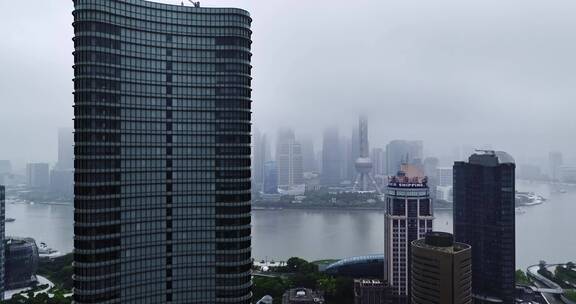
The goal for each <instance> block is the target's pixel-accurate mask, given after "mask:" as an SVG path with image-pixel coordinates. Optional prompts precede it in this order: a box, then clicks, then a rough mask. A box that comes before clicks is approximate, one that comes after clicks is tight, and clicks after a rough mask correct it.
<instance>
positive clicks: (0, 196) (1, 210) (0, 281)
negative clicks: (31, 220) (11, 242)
mask: <svg viewBox="0 0 576 304" xmlns="http://www.w3.org/2000/svg"><path fill="white" fill-rule="evenodd" d="M0 219H1V221H0V300H2V299H4V290H5V272H4V264H5V261H6V260H5V252H4V239H5V237H6V189H5V188H4V186H0Z"/></svg>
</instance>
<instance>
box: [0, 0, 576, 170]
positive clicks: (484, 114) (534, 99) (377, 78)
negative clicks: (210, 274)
mask: <svg viewBox="0 0 576 304" xmlns="http://www.w3.org/2000/svg"><path fill="white" fill-rule="evenodd" d="M160 2H162V1H160ZM163 2H166V3H180V1H163ZM202 6H236V7H242V8H245V9H248V10H249V11H250V12H251V14H252V17H253V19H254V22H253V31H254V35H253V40H254V44H253V54H254V56H253V66H254V68H253V77H254V81H253V90H254V91H253V101H254V103H253V105H254V107H253V111H254V116H253V117H254V123H255V125H256V126H257V127H258V128H259V129H260V130H261V131H263V132H266V133H268V134H270V135H272V136H273V135H274V134H275V133H276V129H277V128H278V127H285V126H291V127H293V128H294V129H295V130H296V135H297V136H298V137H301V136H302V137H312V138H314V139H315V140H316V142H317V145H316V147H317V148H318V147H320V146H321V145H320V137H321V135H322V133H323V130H324V128H325V127H326V126H329V125H334V124H338V125H339V127H340V133H341V134H350V133H351V132H352V131H351V129H352V128H351V126H352V124H354V123H356V120H357V115H358V114H361V113H365V114H366V115H367V116H368V118H369V123H370V125H369V128H370V143H371V146H372V147H377V146H380V147H383V146H384V145H385V144H386V143H387V142H388V141H390V140H393V139H422V140H424V144H425V153H426V154H437V155H447V154H450V153H451V151H452V149H453V148H454V147H455V146H461V145H473V146H481V145H484V144H490V145H492V146H493V147H494V148H497V149H501V150H506V151H508V152H510V153H511V154H512V155H514V156H515V158H516V159H517V160H519V161H540V162H543V160H545V159H546V158H547V153H548V151H550V150H561V151H563V152H564V153H565V158H567V159H573V158H574V156H575V155H576V153H575V152H576V142H575V140H574V139H575V134H576V132H575V131H576V117H575V114H576V103H575V100H576V86H575V83H576V60H575V56H576V39H574V37H575V32H576V18H574V16H576V2H575V1H573V0H564V1H560V0H547V1H536V0H507V1H502V0H468V1H461V0H435V1H430V0H396V1H388V0H371V1H368V0H355V1H341V0H332V1H327V0H311V1H296V0H293V1H287V0H252V1H247V0H244V1H232V0H226V1H223V0H210V1H202ZM71 11H72V1H71V0H28V1H8V0H4V1H0V37H1V38H0V44H1V45H0V142H1V144H0V147H1V149H0V159H12V160H13V161H16V162H17V165H21V164H19V163H23V162H25V161H49V162H53V161H55V160H56V151H57V140H56V136H57V128H58V127H66V126H72V116H73V110H72V102H73V99H72V90H73V86H72V78H73V70H72V64H73V57H72V51H73V44H72V40H71V38H72V35H73V30H72V26H71V23H72V15H71Z"/></svg>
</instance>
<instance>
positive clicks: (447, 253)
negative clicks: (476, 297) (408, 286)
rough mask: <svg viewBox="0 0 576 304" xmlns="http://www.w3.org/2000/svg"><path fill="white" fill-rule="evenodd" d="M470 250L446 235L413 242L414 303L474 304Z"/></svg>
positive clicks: (431, 233)
mask: <svg viewBox="0 0 576 304" xmlns="http://www.w3.org/2000/svg"><path fill="white" fill-rule="evenodd" d="M471 259H472V255H471V250H470V246H469V245H467V244H462V243H455V242H454V237H453V236H452V234H450V233H446V232H429V233H427V234H426V236H425V237H424V238H423V239H419V240H416V241H413V242H412V303H413V304H429V303H442V304H472V264H471Z"/></svg>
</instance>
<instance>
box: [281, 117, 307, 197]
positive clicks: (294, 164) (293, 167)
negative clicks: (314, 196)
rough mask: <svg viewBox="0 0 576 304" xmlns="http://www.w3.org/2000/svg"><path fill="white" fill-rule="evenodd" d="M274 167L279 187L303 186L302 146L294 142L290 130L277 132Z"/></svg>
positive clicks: (294, 139) (294, 138)
mask: <svg viewBox="0 0 576 304" xmlns="http://www.w3.org/2000/svg"><path fill="white" fill-rule="evenodd" d="M276 165H277V166H278V185H279V186H281V187H282V186H284V187H292V186H296V185H301V184H304V163H303V159H302V146H301V145H300V143H299V142H297V141H296V136H295V135H294V131H293V130H291V129H282V130H280V131H279V132H278V142H277V145H276Z"/></svg>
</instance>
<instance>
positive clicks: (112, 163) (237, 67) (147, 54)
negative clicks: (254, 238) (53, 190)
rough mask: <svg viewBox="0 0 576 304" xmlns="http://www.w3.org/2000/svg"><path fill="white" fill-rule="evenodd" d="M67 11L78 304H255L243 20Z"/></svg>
mask: <svg viewBox="0 0 576 304" xmlns="http://www.w3.org/2000/svg"><path fill="white" fill-rule="evenodd" d="M74 7H75V10H74V12H73V15H74V24H73V26H74V31H75V37H74V44H75V51H74V72H75V79H74V87H75V92H74V110H75V121H74V122H75V128H76V129H75V148H76V149H75V157H76V162H75V171H76V172H75V198H74V213H75V214H74V234H75V235H74V278H73V279H74V289H73V293H74V296H73V297H74V298H73V301H74V303H77V304H81V303H122V304H131V303H134V304H135V303H172V304H176V303H182V304H184V303H234V304H249V303H252V301H251V298H252V293H251V289H252V283H251V266H252V259H251V258H252V257H251V241H250V236H251V228H250V209H251V204H250V194H251V177H250V175H251V172H250V154H251V153H250V150H251V149H250V148H251V140H250V132H251V131H250V129H251V121H250V118H251V115H250V109H251V100H250V96H251V88H250V83H251V76H250V75H251V65H250V60H251V59H250V58H251V51H250V48H251V40H250V39H251V38H250V37H251V30H250V24H251V21H252V19H251V18H250V16H249V14H248V12H246V11H244V10H241V9H234V8H205V7H198V6H196V5H195V6H192V5H189V6H188V5H169V4H163V3H158V2H152V1H143V0H122V1H118V0H75V1H74Z"/></svg>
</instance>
